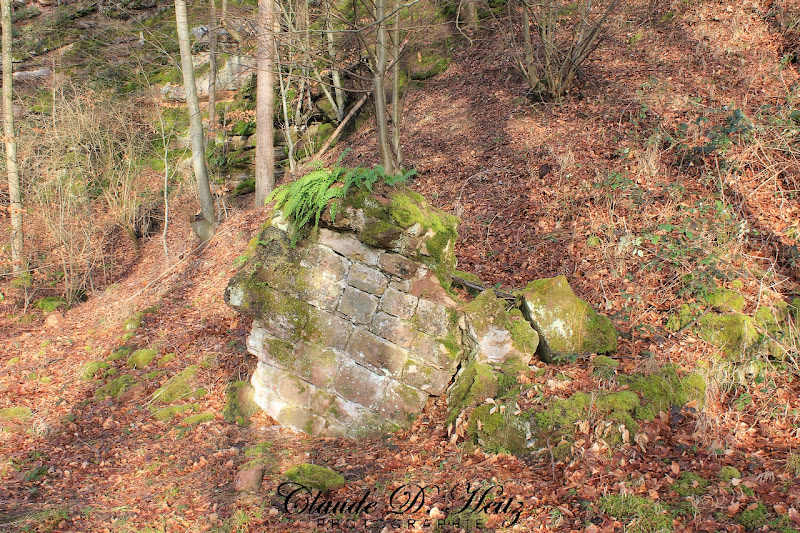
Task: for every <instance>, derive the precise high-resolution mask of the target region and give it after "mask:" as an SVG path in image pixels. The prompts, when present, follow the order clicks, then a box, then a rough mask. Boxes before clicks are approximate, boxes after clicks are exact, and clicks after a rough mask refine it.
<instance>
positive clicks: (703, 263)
mask: <svg viewBox="0 0 800 533" xmlns="http://www.w3.org/2000/svg"><path fill="white" fill-rule="evenodd" d="M769 4H771V2H769V3H768V2H763V3H760V2H745V3H739V4H736V5H733V4H731V3H729V2H698V3H685V2H684V3H680V5H677V4H676V5H675V6H661V7H659V6H660V4H659V5H658V6H655V4H654V3H652V2H650V3H646V2H641V3H636V4H634V5H632V6H628V7H627V8H626V11H625V13H624V16H622V15H620V16H619V17H616V18H615V19H614V21H613V22H612V24H611V26H610V28H609V33H608V35H607V36H606V38H605V39H604V41H603V43H602V44H601V46H600V47H599V49H598V50H597V52H596V53H595V55H593V56H592V60H590V61H589V64H588V65H587V66H586V68H585V69H584V73H583V75H582V78H581V80H580V83H579V89H580V90H579V91H575V92H574V94H569V95H568V96H567V97H566V98H565V99H564V100H563V101H562V102H561V103H558V104H554V103H536V102H532V101H531V100H530V98H529V95H528V92H527V90H526V87H525V85H524V83H522V81H521V80H520V78H519V76H518V74H517V73H516V71H515V69H514V68H513V65H512V62H511V60H510V59H509V57H508V55H507V49H506V45H505V43H504V42H503V41H502V39H497V38H496V34H494V33H490V32H489V31H488V30H484V32H485V33H481V34H479V35H477V36H475V40H474V42H472V43H471V44H470V43H467V42H466V41H465V40H458V38H457V36H456V37H454V42H456V43H458V44H456V45H455V46H454V47H453V49H452V50H451V51H450V54H451V58H450V66H449V68H448V69H447V70H446V71H445V72H443V73H441V74H439V75H437V76H435V77H433V78H431V79H429V80H427V81H425V82H422V83H417V84H414V85H413V86H412V87H411V89H410V91H409V94H408V97H407V99H406V102H405V110H404V113H405V115H404V116H405V118H404V129H403V135H404V141H405V142H404V152H405V154H406V155H407V159H406V162H405V164H406V166H407V167H410V168H415V169H416V170H417V171H418V173H419V175H418V176H417V177H416V178H415V179H414V181H413V182H412V184H411V186H412V187H413V188H414V189H415V190H417V191H419V192H420V193H423V194H424V195H426V196H427V197H428V198H429V200H430V201H431V202H432V203H434V204H435V205H437V206H439V207H441V208H442V209H445V210H447V211H449V212H452V213H454V214H457V215H458V216H460V217H461V220H462V224H461V226H460V228H459V235H460V244H459V246H458V248H457V250H456V253H457V256H458V259H459V269H461V270H465V271H469V272H472V273H474V274H476V275H478V276H479V277H480V278H481V279H483V280H484V281H485V282H486V283H487V284H490V285H494V284H497V285H498V286H502V287H504V288H506V289H519V288H522V287H524V286H525V285H526V284H527V283H528V282H530V281H532V280H534V279H537V278H542V277H552V276H556V275H562V274H563V275H566V276H567V278H568V280H569V282H570V284H571V286H572V287H573V289H574V290H575V292H576V293H577V294H578V295H579V296H580V297H581V298H584V299H586V300H587V301H589V302H590V303H591V304H592V305H593V306H594V307H595V308H596V309H598V311H600V312H602V313H605V314H607V315H609V316H610V317H611V318H612V320H613V322H614V324H615V326H616V327H617V329H618V330H619V332H620V334H621V337H620V347H619V351H618V353H617V354H614V356H613V357H614V359H616V360H617V361H619V363H620V366H619V367H618V369H617V372H618V373H620V374H622V373H626V374H630V373H635V372H652V371H655V370H657V369H659V368H663V367H664V366H665V365H667V364H669V363H672V364H675V365H677V367H678V368H679V369H681V372H689V371H699V372H701V373H702V374H703V375H704V377H705V379H706V381H707V385H708V390H707V397H706V401H705V405H704V406H702V409H701V408H700V407H701V406H698V405H689V406H686V408H684V409H676V410H672V411H671V412H669V413H660V414H659V416H657V417H656V418H655V420H653V421H649V422H647V421H642V422H641V424H640V428H639V433H640V434H641V435H644V438H639V439H637V440H636V441H635V442H630V443H628V444H622V445H618V446H608V445H606V444H605V442H604V441H603V439H602V438H601V436H602V432H601V433H597V434H595V431H594V429H595V428H596V427H599V426H601V425H602V421H601V420H592V421H590V422H591V424H592V426H591V430H587V431H584V432H583V433H582V434H581V436H580V438H578V440H576V443H575V445H574V446H573V451H572V454H571V456H570V458H569V459H567V460H565V461H557V460H556V459H555V458H554V457H553V455H552V454H551V453H550V451H549V450H548V449H547V448H545V449H543V450H542V451H541V452H540V453H532V454H529V455H526V456H521V457H516V456H512V455H506V454H486V453H483V452H482V451H481V450H480V449H478V450H473V451H467V450H465V448H464V447H463V446H462V445H461V443H459V442H451V439H450V438H449V437H448V434H447V428H446V427H444V420H445V418H446V412H447V406H446V404H445V399H444V398H433V399H431V401H430V402H429V404H428V406H427V407H426V409H425V411H424V412H423V414H422V415H421V416H420V417H419V419H418V420H417V421H416V422H415V423H414V425H413V426H412V427H411V428H410V429H408V430H406V431H403V432H400V433H397V434H395V435H391V436H387V437H385V438H374V439H363V440H358V441H351V440H343V439H338V440H331V439H318V438H309V437H306V436H303V435H299V434H295V433H292V432H290V431H288V430H285V429H282V428H281V427H280V426H278V425H276V424H275V423H274V421H272V420H271V419H270V418H269V417H268V416H266V415H265V414H259V415H256V416H255V417H254V418H253V421H252V424H251V425H250V426H248V427H244V426H240V425H237V424H232V423H229V422H226V421H225V420H224V419H223V416H222V415H223V411H224V405H225V400H226V387H227V385H228V383H229V382H230V381H234V380H247V379H248V378H249V376H250V374H251V372H252V370H253V368H254V366H255V360H254V358H253V357H252V356H250V355H248V354H247V351H246V348H245V339H246V336H247V333H248V331H249V327H250V323H249V320H248V319H246V318H244V317H242V316H240V315H238V314H236V313H235V312H234V311H233V310H232V309H231V308H229V307H228V306H226V305H225V304H224V302H223V298H222V293H223V290H224V288H225V286H226V284H227V281H228V279H229V278H230V277H231V275H232V274H233V273H234V272H235V267H234V266H233V263H234V259H235V258H236V257H237V256H239V255H240V254H241V253H242V252H243V250H244V248H245V247H246V245H247V243H248V241H249V239H250V238H251V236H252V235H253V234H254V233H255V232H256V230H257V229H258V228H259V226H260V225H261V224H262V223H263V221H264V220H265V218H266V217H267V214H268V212H267V211H266V210H264V209H261V210H256V209H252V208H248V207H246V206H244V205H236V204H234V205H232V206H231V207H230V208H229V210H228V217H227V219H226V220H224V221H223V222H222V224H221V225H220V227H219V231H218V233H217V235H216V236H215V237H214V238H213V239H212V240H211V241H210V242H209V243H208V244H207V245H205V246H204V247H201V248H196V243H195V241H194V237H193V235H192V234H191V232H190V230H189V229H188V228H185V227H180V226H179V225H178V224H174V225H172V226H171V229H170V231H169V234H168V236H167V242H168V248H169V250H170V251H171V255H172V257H171V261H170V262H168V261H166V260H165V259H164V253H163V247H162V243H161V241H160V239H158V238H155V237H154V238H151V239H150V240H148V241H145V242H144V243H143V245H142V247H141V248H140V249H139V250H138V252H137V254H138V255H137V256H136V257H137V260H136V261H135V262H134V263H132V264H131V265H130V268H129V269H128V272H127V275H126V276H124V277H123V278H122V279H120V280H119V281H118V282H117V283H115V284H113V285H111V286H109V287H108V288H106V289H105V290H103V291H101V292H99V293H97V294H94V295H92V297H91V298H90V299H89V300H88V301H86V302H84V303H81V304H78V305H76V306H74V307H73V308H71V309H69V310H68V311H66V312H64V313H63V316H60V315H53V316H52V318H51V317H47V321H46V317H45V316H43V315H42V314H41V313H38V312H37V314H36V315H35V316H33V319H32V320H20V318H21V317H23V316H26V314H27V316H30V313H31V311H30V310H24V309H21V308H20V307H19V306H17V305H16V304H15V303H14V302H13V301H12V299H10V298H9V299H6V300H4V301H2V302H0V306H4V308H3V309H2V311H3V312H2V315H0V345H2V348H0V409H3V408H9V407H22V408H28V409H30V413H31V414H30V416H28V417H23V419H22V421H19V422H17V423H15V422H14V421H13V420H11V421H5V422H4V423H3V421H0V423H3V431H2V432H0V530H2V529H4V528H7V529H10V530H20V531H97V532H101V531H120V532H127V531H315V530H316V531H383V530H386V531H405V530H409V531H418V530H422V531H459V530H462V529H464V530H466V531H473V530H478V531H480V530H488V531H595V532H597V531H603V532H611V531H631V532H648V531H659V530H670V529H671V530H672V531H745V530H748V531H755V530H758V531H800V363H799V362H798V358H797V354H798V350H797V347H798V344H794V345H793V346H790V347H789V348H790V349H789V350H788V351H787V352H786V353H785V354H784V357H783V358H777V359H776V358H772V359H770V358H768V357H767V356H766V355H762V354H751V355H752V361H750V362H754V364H753V365H750V366H747V365H744V367H743V366H741V365H740V366H735V365H727V366H726V365H724V364H721V363H719V361H720V350H719V348H718V347H716V346H714V345H712V344H710V343H708V342H706V341H704V340H702V339H700V338H699V337H698V336H697V335H695V334H693V331H692V329H691V328H684V329H682V330H680V331H678V332H675V331H668V330H667V329H666V323H667V321H668V319H669V317H670V316H672V315H673V314H675V313H676V311H677V310H678V309H679V307H680V306H681V305H683V304H688V305H690V306H691V305H696V304H698V303H699V302H701V301H702V298H703V295H705V294H707V293H708V292H711V291H712V290H713V289H714V288H715V287H727V288H731V287H735V288H736V290H737V291H738V292H739V293H740V294H741V295H742V296H743V298H744V301H745V305H744V312H746V313H748V314H753V313H754V312H755V311H756V310H757V309H758V308H760V307H761V306H765V305H773V304H775V305H777V304H778V303H779V302H781V301H783V302H789V301H790V300H791V298H792V297H795V296H797V295H799V294H800V292H799V291H800V285H798V271H799V269H798V263H800V258H799V257H798V255H797V242H798V241H797V239H798V235H800V199H798V198H799V197H798V191H799V190H800V187H798V182H799V181H800V165H798V162H797V161H796V159H795V158H796V154H797V145H796V135H797V134H798V133H797V127H796V126H797V125H796V124H794V123H793V122H792V121H793V120H795V118H793V117H794V115H792V111H793V110H794V106H795V105H796V104H797V98H798V96H800V87H798V83H799V82H800V77H799V76H798V73H797V65H796V64H793V63H791V62H787V61H782V58H785V57H786V51H785V46H786V43H785V42H784V40H783V39H782V36H781V35H780V34H779V33H778V32H776V30H775V29H774V28H773V27H772V26H771V25H770V20H769V17H767V16H766V13H767V12H768V8H769ZM654 6H655V7H654ZM454 35H455V34H454ZM737 110H738V111H739V112H740V114H737ZM741 116H743V117H746V119H747V122H746V125H747V127H746V128H745V129H744V130H743V129H740V128H739V126H742V124H745V122H742V119H741V118H740V117H741ZM751 126H752V129H748V128H750V127H751ZM745 130H746V131H745ZM345 147H347V148H350V149H351V151H350V152H348V153H347V154H345V156H344V158H343V164H347V165H362V166H371V165H372V164H375V163H377V162H378V161H377V158H376V155H375V154H376V153H377V150H376V148H377V147H376V144H375V131H374V127H373V126H372V125H371V123H370V122H369V121H367V122H366V123H365V124H364V125H362V126H361V127H360V129H358V130H357V131H356V132H355V133H354V134H352V135H351V136H350V137H349V138H348V139H346V140H345V141H344V142H342V143H340V145H339V146H337V147H336V152H335V153H332V154H331V155H330V157H331V160H333V159H334V158H335V157H337V156H338V155H339V153H341V150H342V149H344V148H345ZM142 311H147V312H144V313H142ZM137 313H140V314H139V315H138V320H133V321H131V320H130V319H131V317H134V316H135V315H137ZM795 327H796V326H795ZM123 336H125V338H124V339H123ZM795 340H797V337H795ZM122 346H130V347H133V348H153V349H155V350H157V352H158V356H159V357H162V356H164V355H166V354H168V353H174V354H175V357H174V359H171V360H163V362H161V363H158V364H155V363H154V364H152V365H151V366H149V367H147V368H142V369H133V368H128V367H127V366H126V359H125V357H122V358H120V359H117V360H111V361H109V356H110V355H111V354H113V353H114V352H116V351H117V350H118V349H119V348H120V347H122ZM112 359H113V358H112ZM102 360H106V361H109V362H108V365H109V367H108V368H103V369H101V371H100V372H98V373H97V374H96V375H95V377H94V378H91V379H83V377H84V376H82V373H83V371H84V369H85V368H86V365H87V364H89V363H91V362H92V361H102ZM190 365H197V374H196V376H195V378H194V381H195V383H196V385H197V388H202V389H203V390H204V394H203V393H199V392H196V394H195V396H196V397H195V398H193V399H192V400H190V402H189V403H188V404H187V405H191V408H189V410H188V411H187V412H185V413H182V414H180V415H179V416H178V417H176V418H175V419H174V420H172V421H169V422H160V421H158V420H156V419H155V418H154V416H153V414H152V411H151V409H150V407H151V406H153V405H156V403H157V400H154V399H153V393H154V392H155V391H156V390H157V389H158V388H159V387H161V386H162V385H164V384H165V383H166V382H167V381H168V380H169V379H171V378H173V377H174V376H175V375H176V374H178V373H179V372H181V371H182V370H184V369H185V368H187V367H188V366H190ZM545 368H546V371H545V372H544V373H543V374H542V373H538V374H537V373H535V372H534V371H533V370H532V371H531V374H530V376H528V379H529V381H530V382H531V383H533V384H536V385H537V389H536V390H538V391H541V393H542V398H544V400H542V398H540V399H538V400H537V401H547V398H550V399H552V398H566V397H569V396H570V395H571V394H572V393H573V392H576V391H597V390H612V391H613V390H619V389H620V388H621V385H620V384H619V383H618V381H617V380H616V379H614V378H613V377H612V378H610V379H601V378H599V377H597V376H596V375H594V374H592V372H591V363H590V361H589V360H588V359H578V360H575V361H572V362H564V363H561V364H559V365H553V366H545ZM754 369H755V370H754ZM737 372H738V374H737ZM121 376H129V378H126V379H127V380H128V381H127V390H126V391H125V392H123V393H122V394H121V395H120V396H119V397H118V398H114V397H113V396H112V397H105V398H104V397H103V395H102V394H98V393H99V392H101V391H102V387H104V386H106V385H107V384H108V383H111V382H114V381H115V380H118V379H119V378H120V377H121ZM197 414H207V416H201V417H197V416H193V415H197ZM259 443H266V444H264V445H263V446H262V447H261V448H259V449H260V450H261V451H262V453H263V457H264V460H265V461H267V462H268V463H269V467H268V468H267V471H266V473H265V476H264V479H263V483H262V485H261V489H260V490H259V491H258V492H256V493H252V494H247V493H238V492H235V491H234V489H233V484H232V482H233V479H234V476H235V474H236V472H237V469H238V467H239V466H241V465H242V464H244V463H246V462H247V461H248V460H250V459H251V457H252V454H251V455H250V456H246V452H247V450H253V446H254V445H257V444H259ZM302 462H314V463H316V464H320V465H325V466H329V467H331V468H333V469H335V470H337V471H338V472H340V473H341V474H342V475H343V476H344V477H345V479H346V481H347V484H346V486H345V487H344V488H342V489H339V490H338V491H337V492H334V493H332V494H329V495H327V496H326V498H328V499H330V500H335V501H349V502H353V501H357V500H358V499H360V498H362V497H365V498H366V500H365V501H373V500H374V501H376V502H378V506H377V508H376V509H377V510H374V511H373V512H368V513H363V512H362V513H361V514H360V515H359V516H358V517H357V518H355V519H353V518H352V517H349V516H348V515H347V514H346V513H337V514H331V515H327V516H325V517H322V516H319V517H318V516H314V515H310V514H292V513H287V512H286V510H285V507H284V503H285V502H284V500H283V499H282V498H281V497H280V496H279V495H278V493H277V491H278V486H279V484H280V483H281V482H282V480H283V472H284V471H285V470H286V469H287V468H288V467H290V466H292V465H294V464H298V463H302ZM723 467H733V468H735V469H736V474H737V475H733V476H720V470H721V469H722V468H723ZM727 472H732V470H730V469H728V470H727ZM410 486H426V487H439V489H441V490H438V491H437V490H433V489H429V490H428V492H427V493H426V495H427V498H428V499H427V500H426V501H425V506H424V508H423V509H421V510H420V511H419V512H416V513H413V514H411V515H402V514H401V515H398V516H392V515H390V514H388V513H387V509H388V507H387V505H388V501H389V500H390V498H391V495H392V494H393V492H394V491H395V490H397V489H398V488H400V492H398V493H397V494H396V495H395V496H396V497H401V498H402V497H403V487H410ZM467 490H476V491H477V492H476V494H478V495H485V499H484V500H483V502H482V503H481V504H478V501H477V500H478V499H479V498H480V496H478V498H477V499H474V500H472V501H471V502H470V499H469V497H468V496H467V492H466V491H467ZM365 494H366V496H365ZM609 495H612V496H614V495H618V496H620V497H619V499H618V500H616V501H617V503H618V504H619V506H620V508H617V509H610V508H609V506H608V505H606V506H601V505H600V503H599V502H600V500H601V498H602V497H604V496H606V497H607V496H609ZM606 501H609V500H606ZM487 502H494V503H499V504H502V505H498V506H496V507H491V508H485V509H483V512H479V511H480V507H481V506H482V505H483V504H484V503H487ZM395 503H396V502H395ZM465 505H466V507H467V508H468V509H467V510H466V511H464V512H461V513H459V512H458V511H459V510H460V509H461V508H462V507H464V506H465ZM501 508H502V509H501ZM444 511H447V512H444ZM470 511H475V512H470ZM495 511H496V512H495ZM445 516H447V518H444V517H445ZM439 519H442V522H441V523H440V522H439ZM384 528H386V529H384Z"/></svg>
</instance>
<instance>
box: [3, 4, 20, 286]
mask: <svg viewBox="0 0 800 533" xmlns="http://www.w3.org/2000/svg"><path fill="white" fill-rule="evenodd" d="M0 4H2V6H1V7H2V30H3V38H2V54H3V136H4V137H5V145H6V170H7V171H8V195H9V197H10V200H11V202H10V204H11V205H10V206H9V207H10V212H11V262H12V267H11V268H12V272H13V273H14V275H15V276H19V275H21V274H22V272H23V271H24V270H25V265H24V260H23V250H22V247H23V240H22V194H21V192H20V184H19V168H18V167H17V140H16V135H15V132H14V109H13V107H12V98H13V95H12V91H13V85H12V84H13V79H14V78H13V73H12V70H11V69H12V68H13V67H12V64H11V0H0Z"/></svg>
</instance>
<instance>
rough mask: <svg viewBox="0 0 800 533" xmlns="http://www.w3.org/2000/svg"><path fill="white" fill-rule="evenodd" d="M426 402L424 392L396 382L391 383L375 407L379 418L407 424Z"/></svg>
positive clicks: (426, 397) (426, 396) (426, 398)
mask: <svg viewBox="0 0 800 533" xmlns="http://www.w3.org/2000/svg"><path fill="white" fill-rule="evenodd" d="M427 401H428V395H427V394H425V393H424V392H422V391H420V390H417V389H415V388H413V387H409V386H408V385H405V384H403V383H400V382H398V381H392V382H391V383H390V384H389V386H388V387H387V389H386V394H385V395H384V397H383V399H382V400H381V401H380V403H378V405H377V406H376V407H377V412H378V414H379V415H380V416H382V417H385V418H389V419H391V420H397V421H398V422H401V423H407V422H410V421H411V420H413V419H414V418H416V416H417V414H418V413H419V412H420V411H421V410H422V408H423V407H425V402H427Z"/></svg>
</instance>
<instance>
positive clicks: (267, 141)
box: [255, 0, 275, 207]
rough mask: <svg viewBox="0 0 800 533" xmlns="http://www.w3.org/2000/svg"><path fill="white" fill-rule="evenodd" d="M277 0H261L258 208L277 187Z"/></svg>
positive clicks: (257, 74)
mask: <svg viewBox="0 0 800 533" xmlns="http://www.w3.org/2000/svg"><path fill="white" fill-rule="evenodd" d="M274 21H275V2H274V0H258V61H257V66H256V76H257V78H256V195H255V196H256V198H255V202H256V207H261V206H263V205H264V202H265V201H266V199H267V196H268V195H269V193H270V192H272V189H273V188H274V187H275V149H274V145H275V139H274V135H275V132H274V128H275V125H274V123H273V116H274V108H275V62H274V59H273V58H274V55H275V30H274V27H273V25H274Z"/></svg>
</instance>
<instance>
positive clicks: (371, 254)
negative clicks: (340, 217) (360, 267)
mask: <svg viewBox="0 0 800 533" xmlns="http://www.w3.org/2000/svg"><path fill="white" fill-rule="evenodd" d="M319 243H320V244H324V245H325V246H327V247H329V248H331V249H332V250H334V251H335V252H337V253H339V254H341V255H343V256H345V257H347V258H349V259H352V260H354V261H360V262H362V263H364V264H366V265H372V266H375V265H377V264H378V258H379V257H380V255H381V252H380V250H376V249H375V248H372V247H370V246H367V245H366V244H364V243H362V242H361V241H359V240H358V239H356V238H354V237H353V236H352V235H350V234H347V233H337V232H335V231H331V230H329V229H325V228H322V229H320V230H319Z"/></svg>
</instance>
